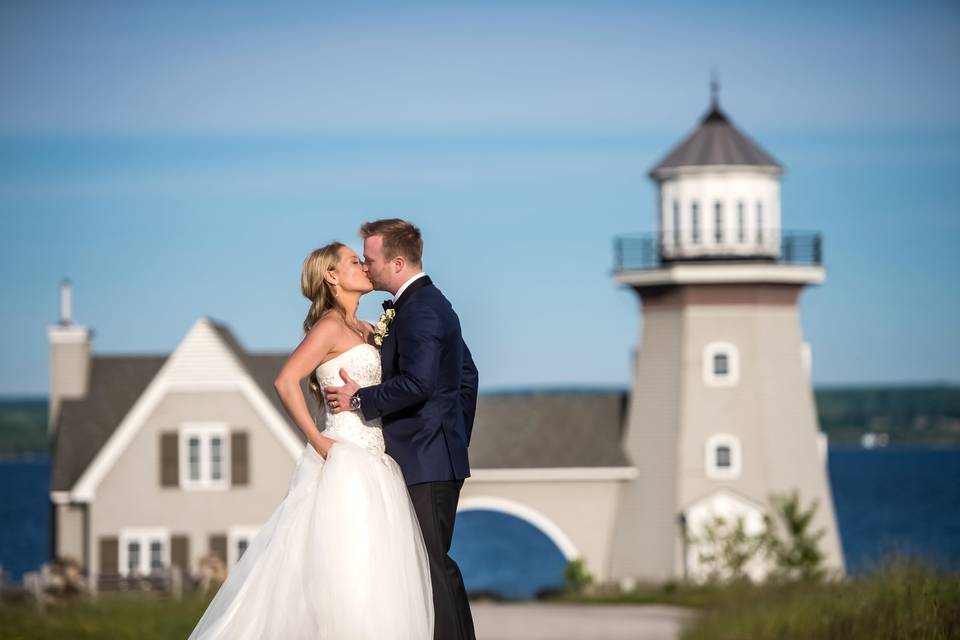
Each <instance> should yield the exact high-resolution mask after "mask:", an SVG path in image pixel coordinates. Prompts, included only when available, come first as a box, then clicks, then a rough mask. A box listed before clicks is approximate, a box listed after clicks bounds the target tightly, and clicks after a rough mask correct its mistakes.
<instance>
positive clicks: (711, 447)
mask: <svg viewBox="0 0 960 640" xmlns="http://www.w3.org/2000/svg"><path fill="white" fill-rule="evenodd" d="M720 447H727V448H728V449H730V466H729V467H720V466H718V465H717V449H719V448H720ZM703 467H704V469H705V470H706V473H707V477H708V478H712V479H714V480H731V479H733V478H739V477H740V474H741V472H742V471H743V453H742V449H741V447H740V438H738V437H737V436H735V435H731V434H729V433H715V434H713V435H712V436H710V437H709V438H707V443H706V450H705V452H704V461H703Z"/></svg>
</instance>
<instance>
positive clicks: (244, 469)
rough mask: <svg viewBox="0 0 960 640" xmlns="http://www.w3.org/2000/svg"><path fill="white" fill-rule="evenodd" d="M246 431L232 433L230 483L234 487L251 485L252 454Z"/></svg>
mask: <svg viewBox="0 0 960 640" xmlns="http://www.w3.org/2000/svg"><path fill="white" fill-rule="evenodd" d="M248 441H249V438H248V437H247V432H246V431H233V432H231V433H230V483H231V484H233V485H247V484H250V454H249V448H248V446H247V442H248Z"/></svg>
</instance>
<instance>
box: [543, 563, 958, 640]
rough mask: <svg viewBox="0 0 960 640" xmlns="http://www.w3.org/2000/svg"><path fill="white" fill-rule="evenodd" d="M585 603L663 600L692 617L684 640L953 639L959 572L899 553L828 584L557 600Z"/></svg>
mask: <svg viewBox="0 0 960 640" xmlns="http://www.w3.org/2000/svg"><path fill="white" fill-rule="evenodd" d="M560 599H561V600H563V601H567V602H582V603H593V604H601V603H602V604H610V603H622V604H670V605H677V606H684V607H691V608H693V609H696V610H698V611H699V615H698V616H697V617H696V618H695V620H694V622H693V623H692V624H691V625H690V627H689V628H688V629H687V630H686V632H685V634H684V636H683V638H684V640H768V639H769V640H773V639H774V638H776V639H777V640H808V639H816V640H820V639H823V640H888V639H889V640H894V639H896V640H900V639H910V640H914V639H916V640H920V639H926V640H947V639H950V638H960V574H955V573H954V574H947V573H941V572H938V571H936V570H934V569H931V568H928V567H924V566H922V565H919V564H916V563H914V562H911V561H910V560H907V559H891V560H887V561H886V562H885V563H884V564H883V565H882V567H881V568H880V569H879V570H878V572H877V573H875V574H872V575H870V576H866V577H862V578H849V579H846V580H842V581H836V582H824V583H792V584H779V585H770V584H768V585H753V584H750V583H749V582H745V583H736V584H728V585H722V586H721V585H700V586H698V585H689V584H667V585H664V586H661V587H654V586H642V587H639V588H637V589H635V590H633V591H631V592H627V593H619V594H607V595H591V596H582V597H576V596H572V595H567V596H563V597H562V598H560Z"/></svg>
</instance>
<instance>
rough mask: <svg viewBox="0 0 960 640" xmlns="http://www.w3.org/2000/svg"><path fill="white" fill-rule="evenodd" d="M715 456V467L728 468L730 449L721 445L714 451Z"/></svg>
mask: <svg viewBox="0 0 960 640" xmlns="http://www.w3.org/2000/svg"><path fill="white" fill-rule="evenodd" d="M714 451H715V452H716V454H717V461H716V465H717V468H718V469H729V468H730V447H729V446H727V445H725V444H722V445H720V446H719V447H717V448H716V449H715V450H714Z"/></svg>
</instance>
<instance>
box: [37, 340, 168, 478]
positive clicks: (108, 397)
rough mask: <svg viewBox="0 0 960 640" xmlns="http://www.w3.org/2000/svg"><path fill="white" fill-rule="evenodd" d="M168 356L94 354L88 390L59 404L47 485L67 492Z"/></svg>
mask: <svg viewBox="0 0 960 640" xmlns="http://www.w3.org/2000/svg"><path fill="white" fill-rule="evenodd" d="M166 359H167V357H166V356H96V357H94V358H92V359H91V362H90V381H89V384H90V392H89V393H88V394H87V397H86V398H84V399H82V400H64V401H63V402H62V403H61V404H60V414H59V417H58V422H57V435H56V439H55V441H54V444H53V453H52V455H53V464H52V471H51V478H50V488H51V489H52V490H53V491H68V490H70V489H71V488H72V487H73V485H74V484H75V483H76V481H77V479H79V478H80V475H81V474H82V473H83V472H84V471H85V470H86V468H87V466H88V465H89V464H90V463H91V462H93V458H94V457H95V456H96V455H97V452H98V451H100V448H101V447H102V446H103V445H104V444H105V443H106V441H107V439H108V438H109V437H110V434H112V433H113V430H114V429H116V428H117V426H118V425H119V424H120V422H121V420H123V417H124V416H125V415H127V412H128V411H129V410H130V408H131V407H132V406H133V403H134V402H136V400H137V398H139V397H140V394H141V393H143V390H144V389H145V388H146V387H147V384H149V382H150V380H152V379H153V376H155V375H156V374H157V371H159V370H160V367H161V366H162V365H163V363H164V361H165V360H166Z"/></svg>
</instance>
